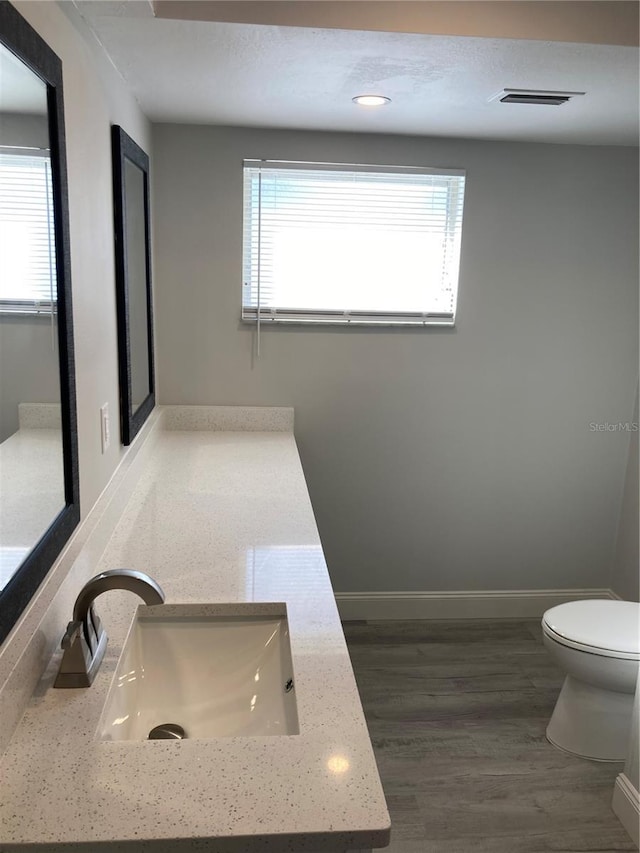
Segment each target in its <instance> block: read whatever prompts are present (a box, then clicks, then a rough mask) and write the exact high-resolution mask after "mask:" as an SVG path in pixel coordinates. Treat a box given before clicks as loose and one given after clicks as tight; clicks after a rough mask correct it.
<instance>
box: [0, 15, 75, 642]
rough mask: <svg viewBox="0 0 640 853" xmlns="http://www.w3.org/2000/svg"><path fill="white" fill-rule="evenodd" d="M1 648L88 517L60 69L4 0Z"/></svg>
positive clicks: (0, 69) (0, 27)
mask: <svg viewBox="0 0 640 853" xmlns="http://www.w3.org/2000/svg"><path fill="white" fill-rule="evenodd" d="M0 79H1V80H2V86H1V87H0V642H1V641H2V640H4V639H5V637H6V636H7V634H8V633H9V631H10V630H11V628H12V627H13V626H14V624H15V623H16V622H17V620H18V618H19V617H20V614H21V613H22V612H23V611H24V609H25V608H26V606H27V604H28V603H29V601H30V600H31V598H32V596H33V595H34V593H35V591H36V589H37V588H38V586H39V585H40V583H41V582H42V581H43V580H44V578H45V576H46V574H47V572H48V571H49V569H50V568H51V566H52V565H53V563H54V561H55V559H56V557H57V556H58V554H59V553H60V551H61V550H62V548H63V546H64V544H65V543H66V542H67V540H68V539H69V537H70V536H71V534H72V532H73V530H74V529H75V527H76V526H77V524H78V522H79V520H80V497H79V477H78V444H77V421H76V394H75V368H74V353H73V322H72V311H71V271H70V268H71V264H70V255H69V215H68V197H67V166H66V157H65V134H64V105H63V93H62V63H61V61H60V59H59V58H58V56H56V54H55V53H54V52H53V51H52V50H51V48H50V47H49V46H48V45H47V44H46V43H45V42H44V41H43V39H42V38H40V36H39V35H38V34H37V33H36V31H35V30H34V29H33V28H32V27H31V26H30V25H29V24H28V23H27V21H25V19H24V18H23V17H22V16H21V15H20V14H19V13H18V12H17V11H16V9H15V8H14V7H13V6H12V5H11V4H10V3H9V2H7V0H0Z"/></svg>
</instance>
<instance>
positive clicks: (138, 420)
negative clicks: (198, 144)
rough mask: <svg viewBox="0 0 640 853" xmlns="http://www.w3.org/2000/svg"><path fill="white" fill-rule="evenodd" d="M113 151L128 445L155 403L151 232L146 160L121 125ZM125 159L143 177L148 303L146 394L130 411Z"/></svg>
mask: <svg viewBox="0 0 640 853" xmlns="http://www.w3.org/2000/svg"><path fill="white" fill-rule="evenodd" d="M111 144H112V152H113V210H114V225H115V240H116V304H117V313H118V365H119V374H120V432H121V438H122V443H123V444H125V445H127V444H131V442H132V441H133V439H134V438H135V437H136V435H137V434H138V432H139V431H140V429H141V428H142V425H143V424H144V422H145V421H146V420H147V418H148V417H149V415H150V414H151V412H152V410H153V408H154V406H155V404H156V396H155V377H154V363H153V295H152V288H151V236H150V235H151V231H150V217H149V157H148V156H147V154H145V152H144V151H143V150H142V148H140V146H139V145H137V144H136V143H135V142H134V141H133V139H131V137H130V136H129V135H128V134H127V133H125V131H124V130H123V129H122V128H121V127H120V125H117V124H115V125H112V127H111ZM125 160H130V161H131V162H132V163H133V164H134V165H135V166H137V167H138V168H139V169H140V171H141V172H142V174H143V177H144V219H145V222H144V233H145V247H144V252H145V268H146V270H145V271H146V297H147V298H146V304H147V345H148V358H149V361H148V364H149V393H148V395H147V396H146V397H145V399H144V400H143V401H142V402H141V403H140V405H139V406H138V408H137V409H136V411H135V412H134V411H133V400H132V382H131V350H132V347H131V324H130V317H129V302H130V296H129V291H130V282H129V274H128V266H127V222H126V186H125Z"/></svg>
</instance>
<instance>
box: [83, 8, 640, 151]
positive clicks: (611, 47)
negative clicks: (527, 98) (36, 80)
mask: <svg viewBox="0 0 640 853" xmlns="http://www.w3.org/2000/svg"><path fill="white" fill-rule="evenodd" d="M74 5H75V6H76V8H77V9H78V10H79V12H80V14H81V15H82V16H83V18H84V19H85V21H86V23H87V24H88V25H89V26H90V27H91V29H92V30H93V31H94V33H95V34H96V36H97V38H98V39H99V41H100V42H101V43H102V45H103V46H104V48H105V50H106V51H107V53H108V54H109V56H110V57H111V59H112V61H113V63H114V64H115V65H116V67H117V68H118V70H119V71H120V73H121V74H122V76H123V77H124V78H125V80H126V81H127V83H128V85H129V86H130V88H131V89H132V91H133V92H134V93H135V95H136V97H137V99H138V101H139V103H140V105H141V107H142V109H143V111H144V112H145V113H146V115H147V116H148V117H149V118H150V119H151V120H152V121H157V122H179V123H190V124H223V125H240V126H259V127H275V128H297V129H311V130H335V131H358V132H367V133H400V134H414V135H424V136H455V137H467V138H478V139H500V140H520V141H525V140H526V141H538V142H560V143H583V144H592V145H598V144H611V145H637V144H638V104H639V87H638V53H639V51H638V47H637V46H634V45H629V44H620V43H619V42H620V41H625V32H626V33H627V34H628V31H629V28H628V20H629V18H628V16H627V18H626V19H625V17H624V15H622V14H621V13H620V12H619V13H618V14H616V15H613V16H612V15H608V13H609V10H613V9H614V7H619V9H621V10H622V11H623V12H627V11H628V10H630V9H632V10H635V13H636V14H637V5H638V4H636V3H616V2H613V3H608V2H602V3H581V2H576V3H575V4H574V3H555V2H549V3H546V2H538V3H533V4H532V3H529V2H523V3H520V2H510V0H502V2H499V3H496V2H491V3H486V4H483V3H479V4H478V5H479V6H481V5H484V6H486V7H487V8H488V7H496V6H498V7H501V8H502V9H504V10H505V13H504V14H503V15H502V16H500V18H499V20H498V19H495V20H493V23H492V24H491V26H489V18H488V17H485V18H483V17H482V16H478V15H476V18H475V19H471V18H469V17H466V18H464V17H460V15H459V14H458V15H457V16H454V17H453V18H451V20H446V19H444V18H443V17H442V14H444V13H442V14H441V15H440V18H439V19H438V22H434V25H433V27H432V29H437V30H438V34H433V33H424V32H399V31H394V32H388V31H384V30H382V29H374V28H373V27H374V25H376V26H382V25H383V24H382V23H381V22H384V21H387V23H386V24H384V25H387V26H390V27H391V26H392V25H393V26H396V27H400V28H401V27H402V26H405V29H410V28H413V29H414V30H415V29H420V28H422V29H425V28H427V27H428V26H429V22H428V21H426V19H424V16H423V18H422V19H420V20H419V21H418V22H417V23H416V20H417V19H416V17H415V15H414V17H413V20H412V22H411V26H409V25H404V24H403V22H398V20H397V18H396V19H395V23H394V22H393V21H391V19H389V18H388V17H387V18H385V16H384V14H382V12H383V11H384V8H383V7H389V5H390V4H389V3H385V2H381V3H380V4H379V8H380V15H379V16H378V18H377V19H376V18H375V17H372V14H373V13H372V14H370V15H369V18H368V19H367V26H368V27H370V29H366V30H365V29H354V28H353V27H354V26H358V27H359V26H364V23H363V21H362V15H361V14H360V15H358V14H356V12H359V13H360V12H362V9H363V8H364V7H365V6H366V7H374V12H375V7H376V6H377V5H378V4H376V3H369V2H361V0H346V2H342V3H336V2H327V3H326V4H323V3H322V2H310V3H308V4H307V3H302V2H298V3H293V2H292V3H288V4H286V3H282V2H277V3H270V2H268V0H263V2H262V3H253V2H246V3H237V4H236V6H237V8H238V14H233V12H234V9H233V8H231V7H232V6H233V4H232V3H229V2H225V3H216V2H213V3H209V2H206V0H200V2H199V3H196V4H194V3H193V2H184V3H177V4H176V3H175V2H171V3H168V2H166V3H165V4H164V5H165V9H164V11H163V12H162V14H165V13H166V14H169V13H170V14H172V15H178V14H180V12H181V11H184V17H189V16H190V17H191V18H193V17H194V15H195V14H200V16H201V17H211V16H213V17H216V16H217V17H226V18H234V17H235V18H237V17H240V18H242V19H244V20H245V21H246V19H247V18H250V19H252V20H256V19H258V20H264V19H265V14H266V13H267V12H268V11H269V9H268V7H273V9H272V12H271V13H270V14H271V17H270V18H269V14H266V18H267V19H270V20H274V19H275V20H278V21H279V23H278V24H264V23H248V22H242V23H238V22H236V21H233V20H225V21H212V20H204V21H203V20H193V19H191V20H183V19H175V18H158V17H155V16H154V9H153V5H152V4H151V3H149V2H146V0H128V2H122V0H120V2H107V0H100V2H95V0H75V2H74ZM161 5H162V3H156V4H155V6H156V11H158V10H159V7H160V6H161ZM323 5H326V8H327V10H328V12H327V16H325V18H323V17H322V14H321V13H322V11H323V9H322V8H320V7H322V6H323ZM398 5H399V6H400V5H404V6H411V7H415V10H414V11H418V7H430V6H432V7H434V8H435V7H445V6H449V7H456V9H457V8H458V7H459V6H467V5H469V4H468V3H460V4H459V3H455V2H454V3H448V4H443V3H431V4H430V3H421V2H416V3H415V4H407V3H399V4H398ZM472 5H474V4H472ZM532 6H533V7H538V8H539V9H540V13H539V14H538V16H537V20H536V24H535V27H534V26H533V24H532V18H531V13H529V16H528V17H527V16H524V18H522V11H523V9H524V7H532ZM558 6H562V7H564V6H566V7H574V6H575V7H576V8H577V7H582V10H581V14H580V15H577V16H575V17H574V18H573V19H572V20H568V19H567V16H566V15H565V16H564V19H563V21H562V22H560V23H558V21H557V20H556V19H553V17H547V18H545V17H544V10H545V8H546V9H547V10H549V11H551V10H552V7H558ZM214 7H218V11H216V9H215V8H214ZM223 7H225V8H223ZM249 7H254V12H252V13H251V14H249V11H250V10H249ZM276 7H287V8H285V10H284V12H287V10H288V17H287V15H286V14H284V12H283V11H282V8H281V9H280V11H278V10H277V9H276ZM300 7H305V8H306V9H307V11H308V12H309V13H310V12H311V11H313V10H312V7H315V9H316V10H315V12H314V14H313V15H310V16H309V14H308V15H307V18H306V19H303V18H301V15H300V12H301V9H300ZM589 8H591V10H592V12H593V15H594V20H593V21H590V22H588V21H586V20H585V14H584V13H585V10H588V9H589ZM230 9H231V11H230ZM510 9H511V11H512V12H513V13H514V14H513V15H512V17H511V18H509V16H508V14H507V12H508V11H509V10H510ZM345 10H347V11H349V10H350V11H351V13H352V14H350V15H349V16H347V17H345V14H344V13H345ZM276 11H278V15H279V17H278V16H276V18H274V17H273V16H274V14H275V12H276ZM458 11H459V10H458ZM534 11H535V10H534ZM338 12H340V13H341V15H342V17H340V15H338V17H336V14H337V13H338ZM445 12H446V9H445ZM516 12H517V13H518V14H520V16H521V18H522V19H520V18H518V17H517V16H515V13H516ZM329 13H330V14H329ZM596 13H597V14H596ZM514 16H515V17H514ZM598 16H599V17H598ZM290 20H292V21H293V22H294V23H295V24H296V25H295V26H292V25H289V23H288V22H289V21H290ZM607 21H608V22H609V24H610V26H607ZM301 23H302V24H304V25H300V24H301ZM318 23H322V24H323V26H317V25H316V24H318ZM587 23H589V24H590V25H589V26H587ZM625 23H626V24H627V26H625ZM336 24H340V26H339V27H336V26H335V25H336ZM614 24H615V26H614ZM447 29H450V30H451V31H452V32H451V34H444V33H446V31H447ZM489 31H495V32H502V33H504V32H505V31H506V32H509V33H510V37H509V38H504V37H491V36H489V35H487V34H486V33H487V32H489ZM461 32H466V33H469V32H483V33H485V34H483V35H480V36H478V35H469V34H460V33H461ZM597 32H602V38H601V39H600V40H602V41H607V42H612V43H604V44H599V43H594V41H593V40H594V39H597V38H598V36H597ZM632 32H633V38H632V39H628V38H627V39H626V40H627V41H629V40H631V41H634V40H635V41H637V26H636V29H635V30H632ZM531 33H534V34H535V35H536V36H541V35H543V36H544V38H528V37H526V36H528V35H530V34H531ZM554 34H555V35H556V36H557V35H558V34H560V35H561V37H562V38H564V39H567V40H566V41H557V40H551V39H552V37H553V35H554ZM589 39H591V41H589ZM505 87H506V88H518V89H544V90H569V91H579V92H586V95H585V96H584V97H579V98H575V99H574V100H572V101H570V102H569V103H568V104H565V105H562V106H557V107H555V106H553V107H552V106H537V105H536V106H531V105H521V104H510V105H506V104H501V103H499V101H495V100H490V99H491V98H492V96H494V95H495V94H496V93H497V92H498V91H499V90H501V89H502V88H505ZM368 93H376V94H378V93H379V94H383V95H386V96H387V97H389V98H391V103H390V104H388V105H387V106H385V107H382V108H380V109H371V108H366V107H358V106H356V105H354V104H353V103H352V101H351V99H352V97H353V96H354V95H358V94H368Z"/></svg>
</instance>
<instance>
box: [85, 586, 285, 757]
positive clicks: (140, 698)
mask: <svg viewBox="0 0 640 853" xmlns="http://www.w3.org/2000/svg"><path fill="white" fill-rule="evenodd" d="M298 733H299V727H298V714H297V708H296V700H295V687H294V683H293V665H292V661H291V646H290V643H289V629H288V622H287V614H286V605H284V604H270V603H268V604H267V603H265V604H261V603H260V604H258V603H255V604H254V603H250V604H202V605H201V604H160V605H154V606H151V607H146V606H140V607H138V610H137V612H136V616H135V618H134V621H133V624H132V625H131V628H130V630H129V634H128V636H127V639H126V641H125V645H124V648H123V651H122V655H121V656H120V660H119V661H118V666H117V669H116V672H115V675H114V678H113V682H112V684H111V688H110V690H109V694H108V696H107V701H106V703H105V707H104V711H103V714H102V718H101V721H100V725H99V728H98V737H99V738H100V739H102V740H147V739H149V736H150V734H151V739H155V738H158V737H160V738H174V739H181V738H182V737H187V738H218V737H262V736H271V735H295V734H298Z"/></svg>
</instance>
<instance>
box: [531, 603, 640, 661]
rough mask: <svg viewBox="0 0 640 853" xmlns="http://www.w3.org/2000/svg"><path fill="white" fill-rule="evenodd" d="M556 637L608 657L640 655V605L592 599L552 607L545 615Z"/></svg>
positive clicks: (547, 624) (545, 623) (547, 629)
mask: <svg viewBox="0 0 640 853" xmlns="http://www.w3.org/2000/svg"><path fill="white" fill-rule="evenodd" d="M542 625H543V628H544V629H545V630H546V631H547V633H549V634H551V635H552V636H553V639H554V640H557V642H559V643H564V644H565V645H567V646H570V647H571V648H583V649H585V651H592V652H593V653H594V654H603V655H607V656H608V657H616V656H619V657H623V658H632V659H635V658H640V604H637V603H636V602H634V601H610V600H607V599H602V600H600V599H592V600H589V601H570V602H568V603H567V604H559V605H558V606H557V607H552V608H551V609H550V610H547V612H546V613H545V614H544V616H543V617H542Z"/></svg>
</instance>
